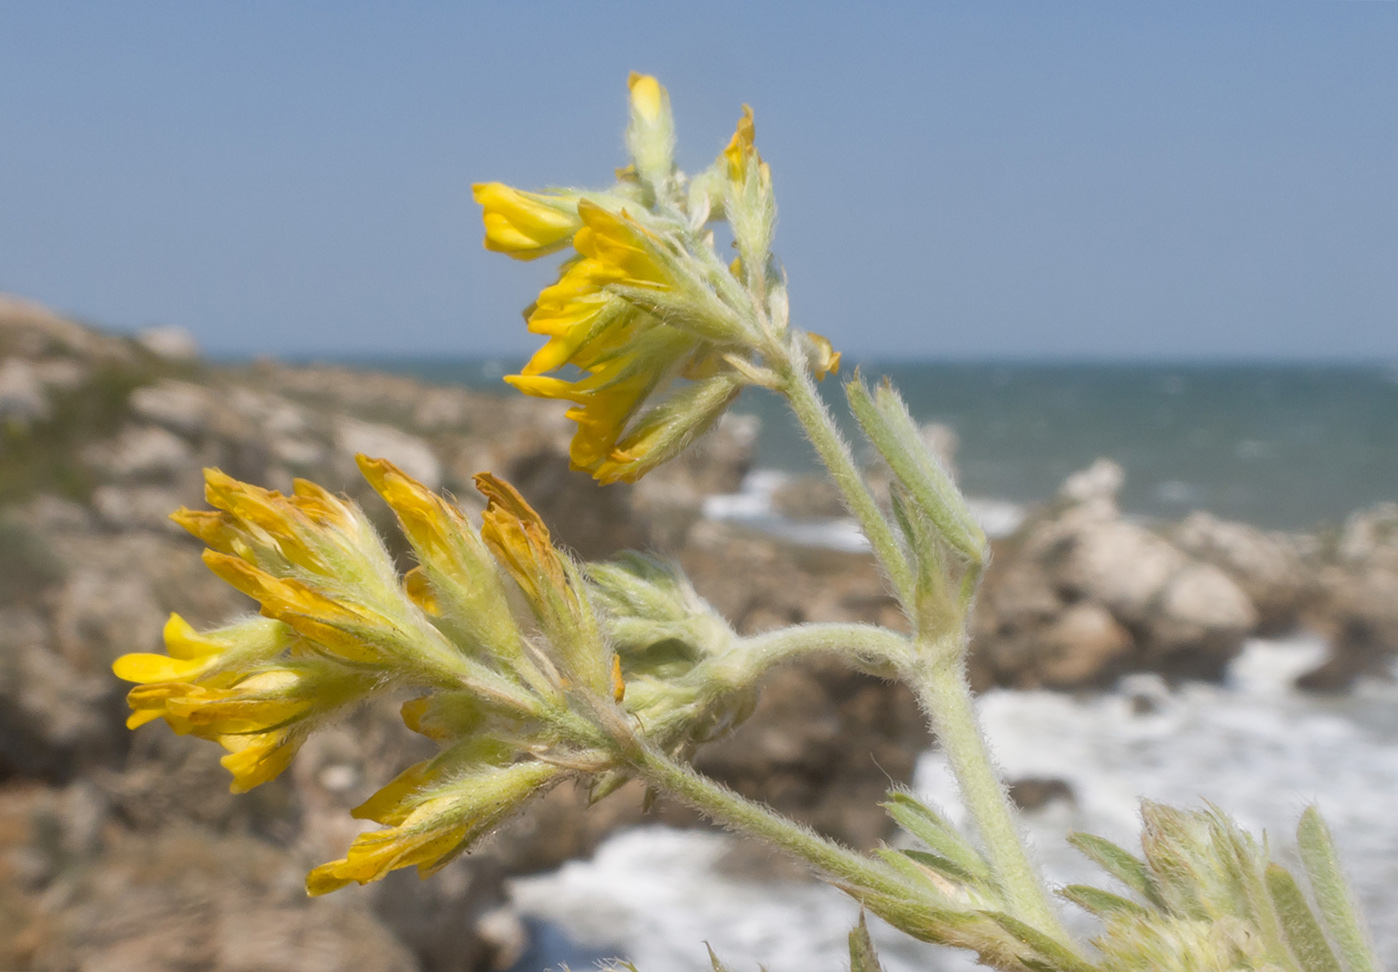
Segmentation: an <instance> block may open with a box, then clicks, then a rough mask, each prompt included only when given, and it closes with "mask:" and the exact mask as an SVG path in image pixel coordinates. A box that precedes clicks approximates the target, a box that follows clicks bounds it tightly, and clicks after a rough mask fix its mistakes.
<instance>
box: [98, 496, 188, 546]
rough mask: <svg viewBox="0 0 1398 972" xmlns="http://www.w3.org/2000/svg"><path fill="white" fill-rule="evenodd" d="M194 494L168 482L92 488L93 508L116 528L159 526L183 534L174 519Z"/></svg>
mask: <svg viewBox="0 0 1398 972" xmlns="http://www.w3.org/2000/svg"><path fill="white" fill-rule="evenodd" d="M190 500H191V497H190V496H189V495H188V494H187V493H185V492H184V491H181V490H176V489H171V488H169V487H165V486H99V487H97V488H96V489H95V490H93V491H92V509H93V511H94V512H95V513H96V514H97V516H98V518H99V519H100V520H101V521H102V524H103V525H104V526H106V527H108V528H109V529H112V530H159V531H161V532H163V533H170V534H176V535H178V534H181V533H182V532H183V531H182V530H181V528H180V527H179V526H178V525H177V524H176V523H175V522H174V521H173V520H171V519H170V514H171V513H173V512H174V511H175V510H177V509H179V508H180V507H181V506H182V505H184V504H185V503H186V502H189V501H190Z"/></svg>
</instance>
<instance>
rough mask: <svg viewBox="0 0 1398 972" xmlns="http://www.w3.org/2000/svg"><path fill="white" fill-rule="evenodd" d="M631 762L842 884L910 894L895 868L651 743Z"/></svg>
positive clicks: (652, 779)
mask: <svg viewBox="0 0 1398 972" xmlns="http://www.w3.org/2000/svg"><path fill="white" fill-rule="evenodd" d="M638 741H639V740H638ZM629 758H630V759H631V762H632V764H633V765H634V766H635V767H636V770H637V772H638V773H639V774H640V775H641V777H642V778H643V779H645V780H646V782H647V783H650V784H651V785H652V786H654V787H655V788H656V789H658V790H660V791H662V792H664V793H668V794H671V795H673V796H677V797H679V798H680V799H682V800H683V801H684V802H685V803H688V804H689V805H690V806H692V807H693V808H694V809H696V810H698V811H699V812H700V813H702V814H704V815H705V816H706V817H709V818H710V819H712V820H715V821H717V822H718V823H721V824H723V825H724V826H726V827H730V828H732V829H733V830H737V831H740V832H741V833H744V834H748V835H750V836H753V837H757V838H759V839H761V840H763V841H766V842H767V843H769V844H772V845H775V846H777V847H780V848H782V849H783V850H785V851H787V852H788V853H790V854H794V855H795V856H797V857H799V858H801V859H802V860H804V861H806V862H807V863H809V864H810V865H812V866H813V867H815V868H817V869H819V870H821V871H823V872H824V873H825V874H827V875H829V876H830V877H832V878H834V879H835V880H836V881H838V882H839V883H841V884H844V885H848V886H850V887H851V888H864V889H868V890H870V891H876V892H879V893H881V894H886V895H891V896H894V897H897V898H899V899H905V898H907V897H908V895H909V889H908V887H907V886H906V885H905V884H904V883H903V881H902V879H901V878H900V877H899V876H898V874H897V872H895V871H894V870H893V869H892V868H890V867H888V866H886V865H884V864H882V863H880V862H878V861H874V860H871V859H870V858H867V857H865V856H864V855H863V854H859V853H856V852H855V851H852V850H850V849H849V848H847V847H842V846H840V845H839V844H837V843H835V842H834V841H833V840H829V839H828V838H825V837H821V836H820V835H819V834H817V833H815V831H813V830H809V829H807V828H805V827H802V826H801V825H800V824H798V823H796V822H795V821H793V820H789V819H788V818H786V817H784V816H782V815H781V814H779V813H776V812H774V811H772V810H770V809H768V808H767V807H764V806H763V805H762V804H760V803H755V802H753V801H751V800H748V799H747V798H745V797H743V796H740V795H739V794H737V793H734V792H733V791H732V790H730V789H728V787H726V786H724V785H723V784H721V783H718V782H716V781H715V780H711V779H709V778H708V777H706V776H704V775H702V774H700V773H698V772H696V771H695V770H693V769H691V768H690V767H689V766H687V765H685V764H682V763H676V762H674V761H672V760H670V759H668V758H666V757H665V756H664V755H663V754H661V753H659V752H658V751H656V750H655V749H654V748H652V747H651V746H650V745H649V744H648V743H644V742H641V743H640V748H639V749H636V750H633V751H632V752H631V753H630V754H629Z"/></svg>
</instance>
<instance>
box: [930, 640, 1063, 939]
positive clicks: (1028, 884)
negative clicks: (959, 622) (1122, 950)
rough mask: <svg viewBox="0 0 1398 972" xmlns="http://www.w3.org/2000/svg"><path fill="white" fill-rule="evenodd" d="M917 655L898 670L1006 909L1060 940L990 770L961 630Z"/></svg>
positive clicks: (1051, 912) (1011, 811) (1054, 919)
mask: <svg viewBox="0 0 1398 972" xmlns="http://www.w3.org/2000/svg"><path fill="white" fill-rule="evenodd" d="M920 647H921V648H922V651H921V652H920V657H919V658H918V660H917V661H916V662H915V663H914V664H913V665H911V666H909V667H907V668H905V669H904V670H903V673H902V674H903V680H904V681H905V682H906V683H907V684H908V685H909V686H911V687H912V689H913V691H914V692H916V693H917V698H918V702H919V703H921V705H922V708H923V711H925V712H926V713H927V718H928V721H929V722H930V723H931V724H932V729H933V731H934V732H935V733H936V735H937V742H938V743H939V744H940V745H941V747H942V750H943V752H945V753H946V754H947V760H948V762H949V763H950V764H951V769H952V772H953V773H954V774H955V775H956V782H957V786H958V787H959V788H960V791H961V799H962V800H963V801H965V804H966V809H967V811H968V812H969V813H970V814H971V817H972V818H973V819H974V820H975V822H976V829H977V831H978V832H979V833H980V836H981V841H982V843H983V844H984V845H985V851H986V855H987V857H988V858H989V861H990V866H991V868H992V869H993V870H994V872H995V876H996V879H997V880H998V881H999V883H1000V886H1001V888H1002V889H1003V890H1004V892H1005V899H1006V903H1007V904H1008V905H1009V908H1010V913H1011V914H1013V915H1014V916H1015V917H1017V918H1020V919H1021V920H1023V921H1027V922H1029V923H1030V924H1032V925H1034V926H1035V927H1037V928H1038V929H1039V930H1040V931H1042V932H1044V933H1046V934H1049V935H1052V936H1054V937H1056V938H1058V939H1059V940H1060V941H1062V942H1064V943H1070V942H1071V941H1072V939H1070V938H1069V937H1068V935H1067V933H1066V932H1064V930H1063V928H1062V926H1061V925H1060V924H1059V922H1058V917H1057V915H1056V914H1055V912H1054V909H1053V907H1052V905H1051V904H1050V902H1049V898H1048V895H1047V893H1046V892H1045V891H1044V886H1043V883H1042V882H1041V881H1040V880H1039V877H1038V875H1037V874H1036V873H1035V871H1034V867H1033V865H1031V864H1030V863H1029V855H1028V853H1027V852H1026V851H1025V848H1024V842H1023V839H1022V837H1021V835H1020V831H1019V827H1018V826H1017V824H1016V822H1015V813H1014V809H1013V807H1012V806H1011V804H1010V798H1009V794H1008V793H1007V792H1006V790H1005V787H1004V785H1003V784H1002V783H1001V782H1000V779H999V777H998V776H997V775H996V773H995V768H994V765H993V764H992V762H991V759H990V751H989V749H988V748H987V746H986V739H985V733H984V732H983V731H982V730H981V728H980V723H979V721H978V720H977V718H976V711H975V707H974V705H973V704H972V701H971V687H970V685H969V684H967V681H966V673H965V672H966V670H965V662H964V659H965V634H964V633H963V632H962V631H959V630H958V631H956V632H954V633H951V634H947V635H944V636H943V637H942V638H940V639H937V640H933V641H925V642H923V643H922V645H920Z"/></svg>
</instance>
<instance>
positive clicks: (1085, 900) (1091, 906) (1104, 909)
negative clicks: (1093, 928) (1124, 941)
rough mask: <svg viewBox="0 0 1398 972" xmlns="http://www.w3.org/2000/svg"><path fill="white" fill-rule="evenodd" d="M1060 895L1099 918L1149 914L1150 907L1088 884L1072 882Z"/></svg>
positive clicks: (1061, 890)
mask: <svg viewBox="0 0 1398 972" xmlns="http://www.w3.org/2000/svg"><path fill="white" fill-rule="evenodd" d="M1058 894H1059V897H1062V898H1065V899H1067V900H1068V901H1071V902H1073V904H1075V905H1077V906H1078V907H1079V908H1082V909H1083V910H1084V911H1087V912H1090V913H1092V914H1094V915H1096V916H1097V917H1098V918H1105V917H1107V916H1108V915H1120V914H1128V915H1149V914H1150V909H1149V908H1146V907H1145V906H1143V905H1139V904H1137V903H1136V902H1134V901H1132V900H1130V899H1129V898H1123V897H1122V896H1121V895H1119V894H1112V893H1111V892H1110V891H1103V890H1102V889H1101V888H1094V887H1091V886H1089V885H1086V884H1070V885H1068V886H1067V887H1066V888H1062V889H1060V890H1059V892H1058Z"/></svg>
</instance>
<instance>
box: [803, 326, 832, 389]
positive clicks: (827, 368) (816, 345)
mask: <svg viewBox="0 0 1398 972" xmlns="http://www.w3.org/2000/svg"><path fill="white" fill-rule="evenodd" d="M806 337H807V338H809V339H810V342H811V347H812V349H813V350H814V351H815V355H814V360H813V361H812V362H811V370H812V371H813V372H815V376H816V380H817V381H823V380H824V379H825V376H826V375H834V374H839V373H840V352H838V351H836V350H835V348H834V346H833V345H832V344H831V343H830V340H829V339H828V338H825V337H822V336H821V335H819V334H816V333H814V332H809V331H808V332H807V333H806Z"/></svg>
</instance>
